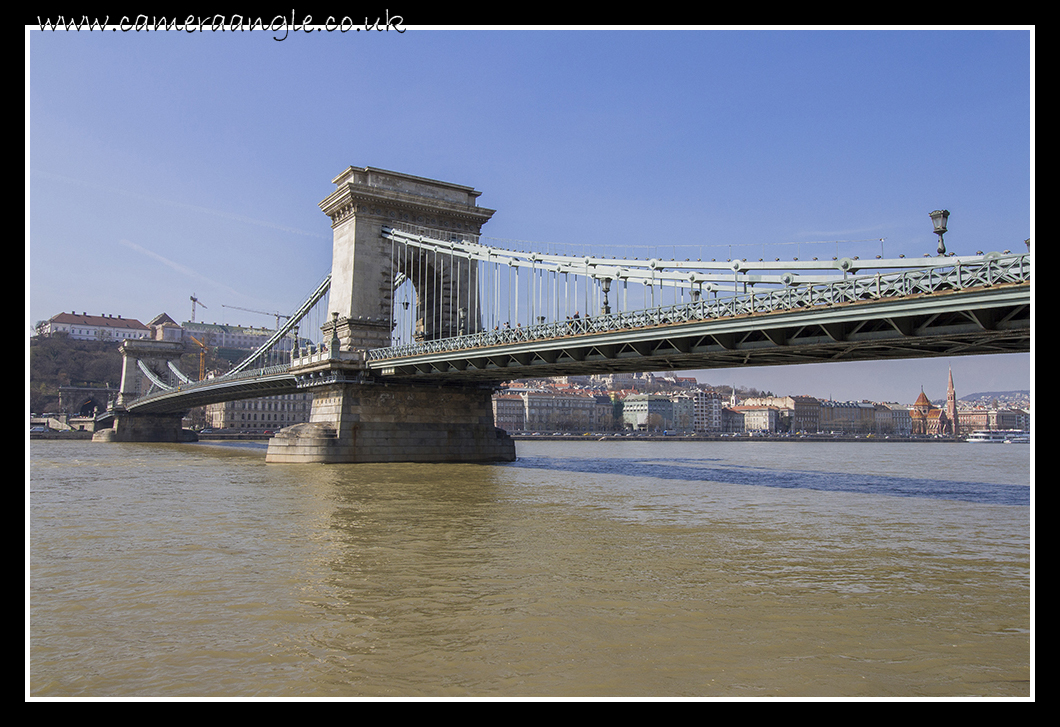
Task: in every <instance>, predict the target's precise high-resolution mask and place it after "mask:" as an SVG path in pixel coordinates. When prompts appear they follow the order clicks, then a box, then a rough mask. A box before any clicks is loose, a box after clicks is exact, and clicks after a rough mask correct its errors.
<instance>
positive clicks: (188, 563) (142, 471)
mask: <svg viewBox="0 0 1060 727" xmlns="http://www.w3.org/2000/svg"><path fill="white" fill-rule="evenodd" d="M28 449H29V473H30V477H29V500H28V501H29V512H28V522H29V535H28V546H27V552H28V558H29V564H28V576H29V594H28V609H29V617H30V620H29V631H28V647H29V663H28V669H29V673H28V676H27V695H28V696H29V697H31V698H43V697H80V698H88V697H110V698H119V697H133V698H135V697H155V698H166V699H172V698H203V697H226V698H254V697H258V698H262V697H287V698H305V697H391V698H411V697H430V698H444V697H548V698H557V697H587V698H605V697H626V698H629V697H645V698H646V697H676V698H694V697H722V698H754V697H784V698H796V697H811V698H830V697H854V698H856V697H863V698H895V697H899V698H915V697H923V698H941V697H1013V698H1020V697H1024V698H1026V697H1031V696H1033V689H1032V666H1031V664H1032V658H1031V653H1032V638H1031V611H1032V595H1031V593H1032V591H1031V562H1032V561H1031V510H1032V502H1031V500H1032V493H1033V489H1032V482H1031V481H1032V457H1031V452H1030V447H1029V446H1027V445H971V444H963V443H952V444H950V443H947V444H939V443H883V442H864V443H856V442H845V443H827V442H822V443H808V442H790V443H786V442H668V441H662V442H536V441H520V442H519V443H518V453H519V459H518V461H516V462H514V463H511V464H504V465H448V464H439V465H420V464H401V465H266V464H265V448H264V445H263V444H243V445H239V446H233V445H220V444H209V443H199V444H185V445H163V444H101V443H92V442H83V441H82V442H64V441H33V442H32V443H31V445H30V446H29V448H28Z"/></svg>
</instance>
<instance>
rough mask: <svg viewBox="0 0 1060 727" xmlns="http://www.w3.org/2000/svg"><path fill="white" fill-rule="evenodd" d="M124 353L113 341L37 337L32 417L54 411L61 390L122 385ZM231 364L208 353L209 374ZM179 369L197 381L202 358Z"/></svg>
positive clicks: (191, 356)
mask: <svg viewBox="0 0 1060 727" xmlns="http://www.w3.org/2000/svg"><path fill="white" fill-rule="evenodd" d="M121 358H122V357H121V352H119V351H118V344H117V343H115V342H113V341H78V340H75V339H72V338H70V337H69V336H66V335H63V334H58V335H54V336H35V337H33V338H31V339H30V344H29V409H30V412H33V413H38V414H39V413H43V412H46V411H55V410H56V409H57V408H58V405H59V387H60V386H86V387H101V388H102V387H107V386H109V387H110V388H112V389H117V388H118V387H119V386H120V385H121V365H122V361H121ZM231 366H232V364H231V362H230V361H228V360H225V359H224V358H221V357H218V356H217V355H215V354H214V352H213V351H212V350H211V351H209V352H207V356H206V361H205V368H206V370H207V371H218V370H219V371H227V370H229V369H230V368H231ZM180 369H181V370H182V371H184V372H185V373H186V374H187V375H188V376H189V377H190V378H193V379H195V378H198V375H199V354H198V353H197V352H189V353H187V354H185V355H184V356H182V357H181V359H180Z"/></svg>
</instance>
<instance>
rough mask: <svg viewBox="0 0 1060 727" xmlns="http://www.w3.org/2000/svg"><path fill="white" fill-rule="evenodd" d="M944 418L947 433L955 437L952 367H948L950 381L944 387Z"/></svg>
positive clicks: (955, 401)
mask: <svg viewBox="0 0 1060 727" xmlns="http://www.w3.org/2000/svg"><path fill="white" fill-rule="evenodd" d="M946 418H947V419H948V420H949V421H948V422H947V427H948V428H949V434H950V435H952V436H954V437H956V436H957V433H958V431H959V430H958V427H957V392H956V391H954V389H953V367H950V382H949V386H947V388H946Z"/></svg>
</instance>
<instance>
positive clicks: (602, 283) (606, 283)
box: [600, 278, 611, 316]
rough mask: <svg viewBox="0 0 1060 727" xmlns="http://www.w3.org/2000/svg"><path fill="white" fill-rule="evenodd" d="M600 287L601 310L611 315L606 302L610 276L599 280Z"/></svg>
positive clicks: (609, 288) (609, 287)
mask: <svg viewBox="0 0 1060 727" xmlns="http://www.w3.org/2000/svg"><path fill="white" fill-rule="evenodd" d="M600 287H601V288H602V289H603V291H604V307H603V311H602V312H603V314H604V315H605V316H609V315H611V306H610V305H609V304H608V302H607V293H608V291H610V290H611V278H604V279H603V280H601V281H600Z"/></svg>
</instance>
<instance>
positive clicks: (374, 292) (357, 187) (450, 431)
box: [266, 167, 515, 463]
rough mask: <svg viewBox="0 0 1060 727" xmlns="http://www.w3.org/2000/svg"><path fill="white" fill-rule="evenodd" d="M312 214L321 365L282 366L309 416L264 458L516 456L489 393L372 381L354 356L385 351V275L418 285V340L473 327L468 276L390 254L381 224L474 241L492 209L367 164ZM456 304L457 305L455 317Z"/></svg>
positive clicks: (409, 255)
mask: <svg viewBox="0 0 1060 727" xmlns="http://www.w3.org/2000/svg"><path fill="white" fill-rule="evenodd" d="M333 182H334V184H335V185H336V189H335V191H333V192H332V193H331V194H330V195H328V197H327V198H326V199H325V200H324V201H323V202H321V203H320V208H321V209H322V210H323V211H324V213H325V214H327V215H328V217H330V218H331V226H332V229H333V230H334V240H333V246H332V268H331V290H330V295H329V306H328V307H329V313H330V317H331V321H332V322H331V323H329V324H326V325H325V334H326V336H327V337H329V338H330V339H331V345H330V346H329V355H328V357H327V360H317V361H315V362H314V363H311V364H306V365H301V366H297V367H295V368H292V373H294V374H295V375H296V376H297V377H298V381H299V384H298V385H299V387H301V388H304V389H308V390H310V391H312V393H313V409H312V413H311V414H310V421H309V422H308V423H306V424H297V425H295V426H293V427H288V428H286V429H282V430H280V431H279V432H277V433H276V435H275V436H274V437H273V438H272V439H271V440H270V442H269V449H268V453H267V455H266V461H267V462H273V463H299V462H485V461H510V460H513V459H515V445H514V443H513V442H512V440H511V438H510V437H508V435H507V434H506V433H505V432H504V431H503V430H500V429H497V428H496V427H495V426H494V422H493V406H492V394H493V388H492V386H483V385H480V384H452V383H445V384H442V383H440V382H439V383H434V384H427V383H417V384H408V383H396V382H388V381H386V380H385V378H384V379H374V378H372V377H371V376H370V375H369V373H368V370H367V367H366V366H365V356H364V352H365V351H367V350H370V349H374V348H384V347H386V346H389V345H390V337H391V332H392V330H393V327H394V325H395V321H394V320H393V303H394V301H393V294H394V290H395V280H397V279H398V278H399V277H402V279H408V280H410V281H411V282H412V284H413V286H414V287H415V289H416V298H417V301H416V305H417V314H418V319H419V323H418V325H417V335H418V336H420V337H422V338H427V339H430V338H443V337H447V336H452V335H457V333H458V327H459V328H460V329H462V330H463V331H465V332H473V331H475V330H478V329H479V325H480V324H479V322H478V321H476V320H472V319H471V318H469V317H468V313H467V310H468V306H466V305H464V304H462V303H461V301H467V300H469V296H470V291H472V290H474V289H475V287H476V286H477V279H476V276H477V270H476V268H475V267H474V266H473V265H472V264H471V261H469V260H468V261H466V263H467V266H466V267H464V268H459V267H454V265H453V263H451V262H450V263H449V265H448V267H446V266H445V265H444V264H442V265H436V264H434V262H435V261H434V260H432V259H430V257H431V256H430V254H429V253H427V254H424V253H421V252H419V251H418V249H414V248H412V247H411V246H410V247H409V248H407V249H405V250H403V251H402V252H401V254H398V255H395V251H394V243H392V242H391V241H390V240H388V239H386V238H384V237H383V236H382V230H383V228H384V227H393V228H395V229H402V230H405V231H409V232H417V231H418V232H420V233H421V234H425V235H428V236H430V237H434V238H440V239H443V240H445V239H448V238H449V237H450V236H457V235H458V236H460V237H462V238H468V237H477V236H478V234H479V232H480V230H481V227H482V225H483V224H484V223H486V222H487V221H488V220H489V219H490V217H492V216H493V210H490V209H484V208H481V207H478V206H477V205H476V200H477V198H478V196H479V195H480V194H481V193H480V192H477V191H475V190H474V189H472V188H471V187H465V186H462V185H457V184H450V183H448V182H440V181H436V180H432V179H424V178H422V177H414V176H411V175H408V174H400V173H397V172H390V171H386V170H382V169H375V168H373V167H365V168H363V169H361V168H354V167H350V168H348V169H347V170H346V171H344V172H343V173H342V174H340V175H339V176H337V177H336V178H335V179H334V180H333ZM453 308H463V310H453Z"/></svg>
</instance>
